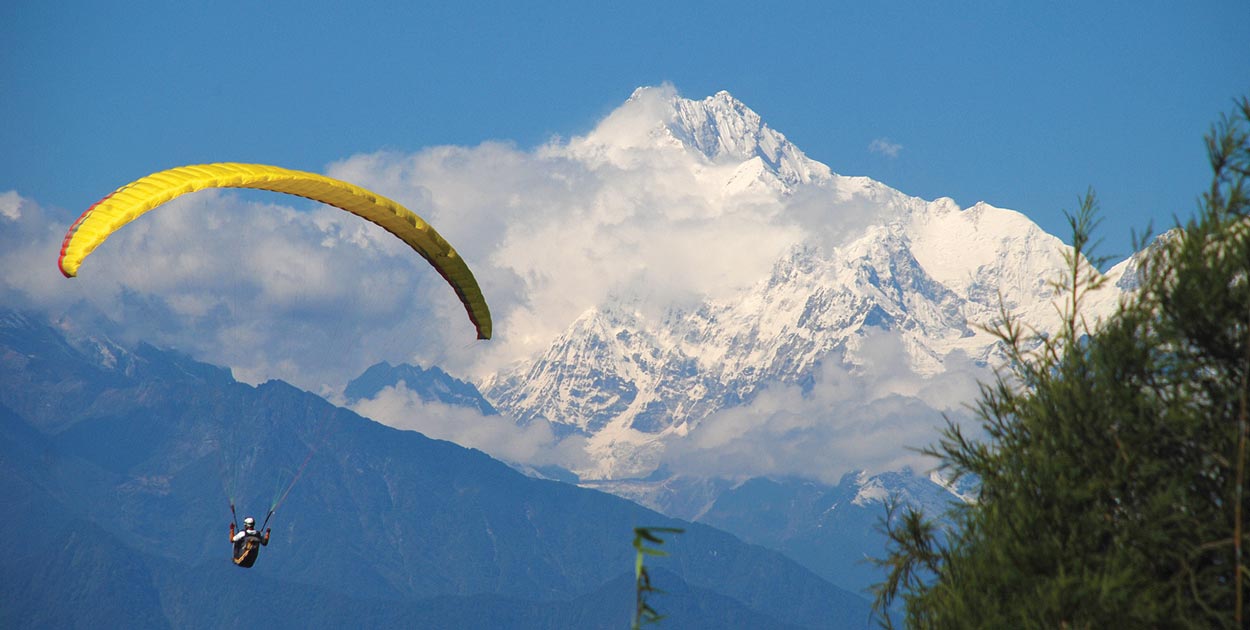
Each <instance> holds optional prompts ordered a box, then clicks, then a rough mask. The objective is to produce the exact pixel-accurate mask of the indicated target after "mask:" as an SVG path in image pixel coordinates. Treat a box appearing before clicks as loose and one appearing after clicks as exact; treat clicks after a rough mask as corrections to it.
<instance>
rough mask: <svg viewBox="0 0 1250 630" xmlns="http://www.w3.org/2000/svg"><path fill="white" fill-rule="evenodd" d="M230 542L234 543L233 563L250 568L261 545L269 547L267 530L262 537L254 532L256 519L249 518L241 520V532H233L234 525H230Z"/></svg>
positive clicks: (257, 532)
mask: <svg viewBox="0 0 1250 630" xmlns="http://www.w3.org/2000/svg"><path fill="white" fill-rule="evenodd" d="M230 542H232V543H234V563H235V564H237V565H239V566H241V567H243V568H245V569H246V568H250V567H251V566H252V565H253V564H255V563H256V556H257V555H259V554H260V547H261V545H265V546H268V545H269V528H266V529H265V533H264V535H262V534H261V533H260V532H259V531H257V530H256V519H254V518H252V517H250V516H249V517H247V518H245V519H243V530H242V531H239V532H235V531H234V523H230Z"/></svg>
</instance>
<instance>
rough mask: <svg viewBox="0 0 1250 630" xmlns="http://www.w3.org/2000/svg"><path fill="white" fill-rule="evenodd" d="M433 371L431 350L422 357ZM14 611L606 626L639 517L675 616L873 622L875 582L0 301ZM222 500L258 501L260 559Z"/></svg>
mask: <svg viewBox="0 0 1250 630" xmlns="http://www.w3.org/2000/svg"><path fill="white" fill-rule="evenodd" d="M430 373H433V371H431V372H430ZM0 475H3V479H4V480H5V483H4V486H3V488H4V489H3V495H2V498H3V504H4V505H5V507H6V508H7V509H6V518H5V519H3V523H4V525H3V528H2V531H3V532H4V534H5V536H6V537H7V539H8V540H10V541H11V543H12V545H13V546H14V549H13V550H12V551H11V552H10V553H9V554H7V555H6V558H7V559H6V561H5V562H3V563H0V572H2V573H3V580H0V583H2V584H3V586H0V623H2V624H3V625H5V626H6V627H27V628H34V627H58V628H61V627H102V626H106V627H144V628H147V627H151V628H160V627H221V626H237V625H243V624H249V625H250V624H255V623H262V624H265V625H268V626H273V627H291V628H294V627H300V628H303V627H310V626H343V625H357V626H365V627H377V626H402V627H431V628H435V627H437V628H446V627H500V628H529V627H533V628H549V627H620V626H622V625H624V624H625V623H627V622H628V621H627V620H628V618H629V614H630V612H631V610H632V602H633V588H632V587H633V583H632V582H633V575H632V570H633V549H632V548H631V547H630V540H631V538H632V532H631V527H634V526H667V527H674V526H675V527H680V528H683V529H684V530H685V531H684V533H682V534H680V535H672V536H670V537H669V540H668V541H667V543H666V545H665V548H666V550H668V551H669V552H670V553H671V556H669V557H667V558H654V559H652V560H650V561H649V563H648V564H649V565H651V566H652V568H653V572H654V575H653V579H654V580H656V583H657V585H660V586H661V588H663V589H665V590H667V591H669V593H670V594H669V595H667V596H665V597H663V598H661V599H657V600H655V601H654V602H653V603H654V605H655V606H656V607H657V608H658V609H660V610H661V612H663V613H667V614H670V615H672V619H673V621H672V623H675V624H678V625H680V626H681V627H706V628H712V627H744V628H745V627H751V628H755V627H775V628H803V627H822V628H823V627H847V628H857V627H866V626H867V625H868V624H869V615H868V604H867V602H866V601H865V600H863V599H861V598H860V597H857V596H856V595H853V594H850V593H847V592H846V591H843V590H840V589H838V588H836V587H834V586H832V585H830V584H829V583H827V582H825V581H823V580H821V579H820V578H818V577H817V576H815V575H814V574H812V573H811V572H809V571H807V570H805V569H803V568H801V567H800V566H798V565H797V564H796V563H794V562H793V561H791V560H789V559H787V558H785V557H784V556H782V555H781V554H778V553H776V552H772V551H768V550H765V549H763V548H761V547H756V546H751V545H746V544H743V543H742V542H740V541H738V540H737V539H735V538H734V537H733V536H730V535H728V534H725V533H723V532H721V531H718V530H715V529H713V528H711V527H708V526H705V525H700V524H696V523H687V522H681V521H676V520H673V519H671V518H668V517H665V516H662V515H660V514H657V513H655V512H652V511H650V510H647V509H645V508H642V507H640V506H638V505H636V504H633V503H631V502H628V501H625V500H623V499H619V498H617V497H613V496H610V495H607V494H603V493H600V492H596V491H593V490H588V489H582V488H577V487H575V486H573V485H570V484H565V483H560V482H554V481H545V480H541V479H534V478H531V477H526V476H524V475H522V474H520V473H518V472H516V471H514V470H512V469H511V468H509V467H508V466H506V465H504V464H502V463H500V462H498V461H495V460H493V459H491V458H490V457H488V456H486V455H485V454H483V453H481V452H479V451H474V450H469V449H465V448H463V447H460V446H457V445H455V444H451V443H448V442H443V441H438V440H431V439H429V438H426V437H424V436H422V435H420V434H418V433H415V432H412V431H400V430H396V429H392V428H390V427H386V426H383V425H380V424H377V423H375V422H372V421H370V420H367V419H364V418H361V417H359V416H357V415H355V414H354V413H352V412H350V411H348V410H346V409H343V408H340V407H335V406H333V405H331V404H330V403H328V402H327V401H325V400H324V399H322V398H321V397H319V396H317V395H314V394H311V393H309V392H305V391H302V390H299V389H297V388H295V387H292V386H290V385H287V384H285V383H282V382H280V381H271V382H268V383H264V384H261V385H259V386H251V385H247V384H244V383H239V382H237V381H235V380H234V379H233V378H232V377H231V375H230V373H229V371H228V370H225V369H223V368H218V367H214V366H211V365H206V364H202V363H198V362H196V361H194V360H192V359H190V358H188V357H186V356H184V355H180V354H178V353H176V352H171V351H166V350H159V349H156V348H154V347H151V346H146V345H141V346H139V347H135V348H127V347H124V346H122V345H120V344H116V343H113V342H110V341H108V340H103V339H99V338H94V337H91V336H84V335H80V334H75V333H73V332H70V331H66V330H63V329H62V328H60V327H58V325H57V324H55V323H54V322H49V321H45V320H43V319H41V318H40V317H38V316H33V315H26V314H19V313H15V312H6V313H3V314H0ZM235 506H237V507H238V508H239V511H240V514H239V515H240V516H241V515H242V514H243V513H248V514H255V515H256V516H257V517H258V518H263V517H264V513H265V511H266V510H267V509H270V508H276V511H274V512H272V515H273V516H272V519H271V520H270V521H269V523H268V524H269V526H270V527H271V528H272V530H273V540H272V542H271V544H270V545H269V546H268V547H266V548H264V549H263V551H262V555H261V558H260V560H259V562H258V563H257V565H256V567H255V568H253V569H250V570H244V569H239V568H236V567H234V566H232V564H231V563H230V562H229V556H228V554H229V553H230V552H229V543H228V542H227V536H226V534H227V532H226V529H227V528H226V526H227V524H228V523H230V521H231V511H232V510H233V509H234V507H235Z"/></svg>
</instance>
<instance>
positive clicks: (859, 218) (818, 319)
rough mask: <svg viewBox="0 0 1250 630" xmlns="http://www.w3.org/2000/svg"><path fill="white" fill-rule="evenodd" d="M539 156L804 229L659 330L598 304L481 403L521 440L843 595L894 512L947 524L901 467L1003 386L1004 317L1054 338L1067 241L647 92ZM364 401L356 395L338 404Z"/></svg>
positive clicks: (1129, 276)
mask: <svg viewBox="0 0 1250 630" xmlns="http://www.w3.org/2000/svg"><path fill="white" fill-rule="evenodd" d="M553 152H554V153H556V154H558V156H559V157H561V158H562V159H569V160H575V161H577V162H578V163H580V164H583V165H585V167H586V168H588V169H590V170H592V171H594V170H596V169H598V170H604V171H607V170H614V171H625V172H631V173H639V175H638V177H640V178H642V177H644V175H642V174H645V173H647V172H648V171H647V169H648V168H653V165H655V164H663V165H664V166H665V169H666V170H667V171H670V172H673V171H676V172H681V173H683V174H684V175H685V179H683V180H682V181H685V182H688V183H690V187H689V188H688V189H686V190H685V191H684V193H685V194H688V195H696V196H699V199H700V202H701V204H702V206H701V207H705V208H711V210H709V212H711V213H716V212H722V213H724V214H726V215H729V214H732V213H733V212H739V211H743V210H742V209H743V208H746V209H747V210H746V212H749V213H750V214H752V216H757V217H758V216H765V217H772V218H774V220H778V221H794V222H796V224H797V225H800V226H801V228H802V229H801V230H799V233H800V236H799V237H798V238H796V239H794V242H792V243H791V244H790V245H789V246H788V247H786V248H784V250H783V254H782V255H781V256H780V257H779V258H777V259H776V260H775V261H773V263H772V266H771V269H770V270H769V272H768V273H767V274H765V275H763V276H761V277H759V278H758V279H755V280H753V281H747V282H743V283H742V285H741V286H740V287H739V288H737V289H735V290H733V291H730V292H725V291H720V292H717V294H715V295H711V294H709V295H707V296H704V297H702V298H699V299H696V300H689V299H686V300H681V301H678V302H675V303H672V304H667V305H665V304H660V305H659V308H658V310H657V308H656V305H655V304H654V303H648V300H647V298H646V297H645V296H640V295H636V294H629V293H616V294H612V295H609V296H608V297H607V298H606V299H605V300H604V301H602V302H600V303H598V304H595V305H593V306H591V307H589V308H587V309H586V310H585V311H584V312H582V313H581V314H580V316H578V317H576V318H574V319H573V320H572V321H570V322H569V323H568V324H567V326H566V327H565V328H564V330H563V331H562V332H561V333H559V334H558V335H556V337H555V338H554V339H553V340H552V342H551V343H550V344H549V345H547V346H546V347H545V348H542V349H540V350H539V351H538V352H537V353H535V354H534V355H533V356H530V357H529V358H527V359H525V360H523V361H520V362H517V363H514V364H512V365H510V366H508V367H506V368H505V369H503V370H500V371H498V372H495V373H492V374H489V375H488V376H486V377H485V378H483V379H480V380H479V381H478V382H477V383H476V385H477V386H478V387H479V389H480V391H481V393H482V396H483V397H484V398H485V399H486V400H488V401H489V402H490V405H491V406H492V408H493V409H496V410H498V411H499V412H500V413H502V414H504V415H505V416H506V417H509V418H512V419H514V420H515V421H516V422H517V423H518V424H519V425H521V426H529V425H532V424H534V423H546V424H549V425H550V426H551V427H552V428H553V431H554V433H555V434H556V435H558V436H575V437H577V438H579V439H582V440H584V442H582V443H583V444H584V447H583V448H584V452H585V454H586V458H585V459H584V460H581V461H579V462H576V463H573V464H571V465H570V470H569V471H568V474H567V475H566V476H562V475H555V476H556V477H557V478H569V479H572V480H575V481H576V482H577V483H580V484H581V485H583V486H586V487H592V488H596V489H600V490H604V491H606V492H611V493H614V494H617V495H619V496H622V497H626V498H629V499H630V500H633V501H636V502H638V503H640V504H642V505H646V506H648V507H651V508H653V509H656V510H659V511H661V512H663V513H665V514H667V515H670V516H674V517H679V518H685V519H691V520H696V521H699V522H705V523H709V524H714V525H716V526H718V527H721V528H724V529H725V530H727V531H730V532H732V533H734V534H736V535H738V536H740V537H742V538H743V539H744V540H746V541H748V542H752V543H756V544H761V545H764V546H768V547H770V548H773V549H777V550H780V551H783V552H785V553H787V554H788V555H790V557H792V558H794V559H796V560H797V561H799V562H801V563H803V564H804V565H805V566H807V567H808V568H810V569H811V570H813V571H815V572H816V573H818V574H819V575H821V576H822V577H825V578H826V579H828V580H830V581H832V582H834V583H835V584H838V585H840V586H843V587H845V588H848V589H851V590H853V591H856V592H863V591H864V589H866V588H867V587H868V586H869V585H870V584H871V583H872V582H873V581H874V580H875V575H874V574H873V573H872V571H871V570H869V569H868V568H867V567H865V566H864V564H863V560H864V559H865V558H866V557H870V556H879V555H880V554H881V552H882V545H883V542H884V541H883V539H882V537H881V536H880V534H879V533H878V532H876V531H875V527H876V525H877V522H878V521H879V519H880V518H881V516H882V514H883V510H882V506H883V501H884V500H885V498H886V497H888V496H890V495H897V496H902V497H904V498H906V499H907V500H910V501H912V502H915V503H918V504H921V505H925V506H927V507H928V508H929V509H928V512H929V513H930V514H932V515H935V516H939V515H941V514H942V513H943V512H944V510H945V508H946V507H948V506H949V503H950V502H952V501H955V502H959V501H963V500H967V499H968V498H969V497H971V496H974V495H975V489H974V488H971V487H969V485H968V482H965V483H964V484H963V485H961V486H960V487H954V486H951V485H950V484H947V483H946V482H944V481H943V480H942V479H941V478H940V477H939V476H937V475H935V474H932V473H929V472H927V471H926V470H925V466H926V465H928V466H931V465H932V464H933V462H926V461H920V458H918V457H917V456H915V454H914V453H913V452H911V451H908V447H911V448H918V447H922V446H925V445H926V444H928V443H929V442H931V441H932V439H934V438H936V429H935V428H936V427H939V426H941V425H942V424H943V422H944V419H943V418H944V417H947V418H952V419H954V420H956V421H962V420H966V419H967V418H968V411H967V405H968V404H970V403H971V402H973V400H974V398H975V396H976V394H977V388H976V383H977V382H978V381H985V380H988V379H990V378H992V374H993V369H994V368H996V367H998V366H999V365H1001V363H1002V360H1003V357H1002V355H1001V351H1000V349H999V346H998V342H997V339H996V338H995V337H994V335H993V334H992V333H991V332H990V328H991V327H992V326H994V325H995V323H996V322H999V321H1001V319H1002V317H1003V316H1004V315H1007V316H1010V317H1014V318H1018V319H1019V321H1021V322H1023V323H1024V324H1026V325H1027V326H1029V327H1031V328H1032V329H1033V330H1037V331H1046V330H1049V329H1052V328H1053V327H1054V326H1055V325H1057V322H1058V313H1059V311H1058V310H1057V308H1056V303H1055V298H1056V293H1055V289H1054V287H1053V285H1052V283H1053V281H1055V280H1057V279H1059V278H1061V277H1062V275H1063V273H1064V270H1065V267H1066V265H1067V262H1066V256H1068V255H1070V251H1071V250H1070V247H1068V246H1067V245H1065V244H1064V243H1063V241H1062V240H1060V239H1059V238H1057V237H1056V236H1054V235H1051V234H1048V233H1046V232H1045V231H1044V230H1042V229H1041V228H1040V227H1038V226H1037V225H1036V224H1035V223H1034V222H1033V221H1031V220H1030V219H1029V218H1028V217H1026V216H1025V215H1023V214H1021V213H1019V212H1016V211H1013V210H1008V209H1002V208H997V207H994V206H992V205H990V204H987V203H983V202H982V203H977V204H974V205H972V206H971V207H968V208H961V207H959V206H958V204H956V203H955V201H954V200H952V199H949V198H939V199H936V200H931V201H930V200H924V199H920V198H917V197H912V196H909V195H907V194H904V193H902V192H900V191H897V190H894V189H892V188H890V187H888V186H886V185H884V184H881V183H880V182H876V181H873V180H871V179H868V178H865V177H851V176H844V175H840V174H837V173H835V172H833V171H832V170H831V169H830V168H829V167H827V166H826V165H824V164H821V163H819V162H817V161H815V160H812V159H810V158H808V157H807V156H806V155H805V154H804V153H803V152H802V151H801V150H800V149H799V148H798V147H796V146H795V145H794V144H793V143H791V142H790V141H789V140H787V139H786V137H785V136H784V135H783V134H781V133H780V132H778V131H776V130H774V129H772V128H770V127H769V126H768V125H767V124H766V123H765V122H764V121H763V120H762V119H761V117H760V116H759V115H758V114H756V113H755V112H754V111H752V110H751V109H750V108H749V107H747V106H746V105H745V104H743V103H742V102H740V101H738V100H737V99H735V98H734V97H733V96H731V95H730V94H729V93H727V92H720V93H718V94H715V95H713V96H711V97H708V98H705V99H703V100H690V99H685V98H682V97H680V96H679V95H677V94H676V93H675V92H672V91H671V90H665V89H662V88H640V89H639V90H638V91H636V92H635V93H634V95H633V96H632V97H631V98H630V100H629V101H628V102H627V103H625V104H624V105H623V106H622V107H621V108H620V109H618V110H617V112H615V113H614V114H613V115H611V116H609V117H608V118H607V119H605V120H604V121H603V122H602V123H601V124H600V125H599V126H598V127H597V128H595V129H594V130H592V131H591V132H590V133H588V134H587V135H586V136H583V137H578V138H574V139H572V140H570V141H569V142H568V143H567V144H565V145H562V146H561V147H559V148H558V149H554V150H553ZM654 186H656V187H659V186H660V184H659V183H656V184H654ZM604 203H605V205H608V204H607V202H604ZM621 203H624V202H621ZM794 217H797V218H794ZM717 220H718V219H717ZM1135 260H1136V258H1130V259H1128V260H1125V261H1123V262H1121V263H1120V264H1118V265H1115V266H1113V267H1111V268H1109V269H1108V270H1106V272H1105V273H1104V274H1103V275H1104V276H1105V277H1106V279H1107V280H1108V282H1107V283H1106V287H1105V288H1104V289H1102V290H1100V291H1099V292H1097V293H1095V294H1093V295H1091V296H1089V298H1088V299H1087V300H1086V304H1085V306H1084V309H1085V310H1084V313H1085V314H1086V315H1087V316H1088V317H1090V319H1091V321H1093V320H1096V319H1097V318H1099V317H1104V316H1106V315H1108V314H1110V313H1111V312H1112V311H1113V310H1114V309H1115V307H1116V305H1117V303H1118V300H1119V299H1120V297H1121V296H1122V295H1124V294H1126V293H1127V292H1130V291H1131V290H1132V289H1133V288H1134V270H1135V265H1136V263H1135ZM674 273H681V271H680V270H674ZM375 376H376V375H375ZM400 380H402V379H401V378H400V377H399V376H398V375H394V376H391V377H390V378H389V382H391V383H395V382H398V381H400ZM412 386H413V385H412V384H409V387H412ZM376 393H377V389H376V388H373V389H370V388H362V387H360V386H359V384H357V385H355V390H354V396H352V398H353V399H354V400H355V399H361V398H369V397H370V396H373V395H376ZM435 399H437V400H442V401H443V402H448V400H447V399H440V398H435ZM761 462H763V463H761ZM516 464H518V468H520V469H526V470H529V472H530V473H531V474H535V471H534V470H533V469H532V468H527V467H526V466H525V465H524V464H521V463H516ZM548 476H552V475H548Z"/></svg>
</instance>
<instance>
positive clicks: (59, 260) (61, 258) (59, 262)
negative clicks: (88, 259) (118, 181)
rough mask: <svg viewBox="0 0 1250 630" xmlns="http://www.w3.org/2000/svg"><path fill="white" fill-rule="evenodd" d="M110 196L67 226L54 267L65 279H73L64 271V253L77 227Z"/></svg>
mask: <svg viewBox="0 0 1250 630" xmlns="http://www.w3.org/2000/svg"><path fill="white" fill-rule="evenodd" d="M114 192H116V191H114ZM112 196H113V193H109V194H107V195H105V196H104V198H103V199H101V200H99V201H97V202H95V203H93V204H91V207H90V208H87V209H86V210H84V211H83V213H82V214H80V215H78V219H76V220H75V221H74V224H73V225H71V226H69V231H67V232H65V239H64V240H62V241H61V255H60V256H57V259H56V266H57V268H58V269H60V270H61V275H63V276H65V277H66V278H73V277H74V274H72V273H70V272H68V271H66V270H65V251H66V250H67V249H69V242H70V241H72V240H74V234H77V233H78V226H79V225H81V224H82V222H83V221H84V220H85V219H86V218H87V215H89V214H91V211H92V210H95V207H96V206H98V205H100V204H102V203H104V202H105V201H108V200H109V198H110V197H112Z"/></svg>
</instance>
